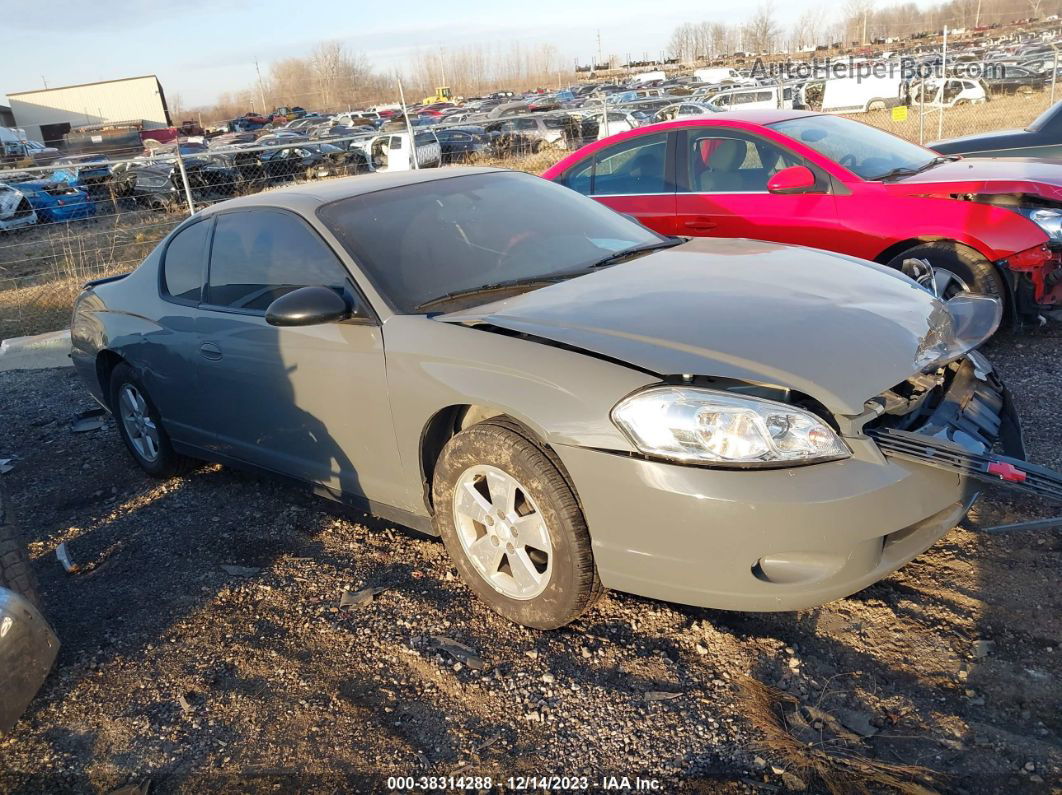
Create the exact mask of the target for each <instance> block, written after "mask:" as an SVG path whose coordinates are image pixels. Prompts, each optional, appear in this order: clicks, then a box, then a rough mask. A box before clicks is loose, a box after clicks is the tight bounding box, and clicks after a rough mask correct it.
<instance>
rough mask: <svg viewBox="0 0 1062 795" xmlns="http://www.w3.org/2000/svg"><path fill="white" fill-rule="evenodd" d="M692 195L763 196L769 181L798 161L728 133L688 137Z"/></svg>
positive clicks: (777, 149) (778, 149)
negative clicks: (755, 194) (754, 194)
mask: <svg viewBox="0 0 1062 795" xmlns="http://www.w3.org/2000/svg"><path fill="white" fill-rule="evenodd" d="M689 141H690V144H689V146H690V149H689V152H688V158H687V161H688V183H687V184H688V185H689V189H690V191H691V192H692V193H766V192H767V182H768V180H769V179H770V178H771V177H772V176H773V175H774V174H775V173H777V172H778V171H781V170H782V169H783V168H788V167H789V166H795V165H801V164H802V163H803V161H802V159H801V158H798V157H796V156H795V155H793V154H792V153H790V152H787V151H785V150H784V149H782V148H781V147H779V146H775V145H774V144H772V143H768V142H766V141H760V140H757V139H753V138H746V137H744V136H741V135H740V134H734V133H728V132H714V131H713V132H709V133H701V134H696V133H693V132H691V133H690V135H689Z"/></svg>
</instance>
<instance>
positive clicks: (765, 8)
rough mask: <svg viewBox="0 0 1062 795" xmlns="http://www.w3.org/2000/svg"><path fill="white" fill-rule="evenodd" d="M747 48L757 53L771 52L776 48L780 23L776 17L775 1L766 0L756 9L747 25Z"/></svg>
mask: <svg viewBox="0 0 1062 795" xmlns="http://www.w3.org/2000/svg"><path fill="white" fill-rule="evenodd" d="M746 38H747V40H748V45H747V49H750V50H752V51H753V52H757V53H770V52H772V51H773V50H774V43H775V39H777V38H778V23H777V22H775V18H774V3H773V2H771V0H765V2H763V3H760V6H759V8H757V9H756V13H755V15H754V16H753V17H752V20H751V21H750V22H749V24H748V25H747V27H746Z"/></svg>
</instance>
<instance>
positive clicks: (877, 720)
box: [0, 324, 1062, 792]
mask: <svg viewBox="0 0 1062 795" xmlns="http://www.w3.org/2000/svg"><path fill="white" fill-rule="evenodd" d="M1060 337H1062V331H1060V328H1059V326H1058V325H1057V324H1056V325H1054V326H1051V327H1049V328H1047V329H1045V330H1041V331H1038V332H1035V333H1033V334H1030V335H1026V336H1023V337H1011V336H1003V337H1002V338H1001V339H999V340H998V341H996V342H995V343H993V344H992V345H991V346H990V350H989V351H988V352H989V354H990V356H991V357H992V358H993V361H994V362H995V363H996V365H997V367H998V368H999V369H1000V370H1002V371H1003V373H1004V374H1005V375H1006V377H1007V379H1008V382H1009V384H1010V386H1011V389H1012V391H1013V392H1014V393H1015V396H1016V399H1017V401H1018V403H1019V408H1020V411H1021V413H1022V416H1023V418H1024V420H1025V427H1026V433H1027V437H1028V441H1029V444H1030V448H1031V455H1032V458H1033V460H1035V461H1038V462H1042V463H1045V464H1049V465H1051V466H1053V467H1055V468H1062V446H1060V444H1059V441H1060V440H1062V417H1060V416H1059V411H1058V409H1059V406H1060V400H1059V395H1060V394H1062V360H1060V356H1059V354H1060V352H1062V348H1060V345H1059V340H1060ZM0 405H2V406H3V421H2V423H0V458H2V457H8V456H10V455H15V456H17V458H16V460H15V469H14V470H13V471H12V472H10V473H9V474H7V475H5V476H4V481H5V484H6V487H7V490H8V492H9V494H10V496H11V499H12V502H13V507H14V509H15V511H16V516H17V517H18V518H19V519H20V521H21V523H22V524H23V526H24V529H25V531H26V534H27V536H28V538H29V539H30V541H31V544H30V550H31V555H32V556H33V557H34V559H35V568H36V571H37V574H38V576H39V578H40V581H41V590H42V593H43V597H44V600H45V602H46V611H47V613H48V614H49V616H50V617H51V619H52V621H53V623H54V626H55V628H56V630H57V632H58V634H59V636H60V638H61V639H62V642H63V647H62V650H61V652H60V656H59V661H58V664H57V668H56V670H55V672H54V673H53V674H52V676H51V678H50V679H49V680H48V682H47V683H46V684H45V686H44V689H43V690H42V692H41V694H40V695H39V697H38V698H37V699H36V701H35V702H34V703H33V705H32V706H31V708H30V710H29V712H28V714H27V715H26V716H25V718H24V719H23V721H22V722H21V723H20V725H19V726H18V727H17V730H16V732H15V733H14V734H13V735H12V736H10V737H8V738H6V739H0V790H2V791H14V792H20V791H22V792H36V791H41V790H43V789H48V790H56V789H67V790H71V791H86V790H94V791H109V790H111V789H114V788H117V787H122V786H128V785H133V786H134V787H135V785H139V784H144V783H145V782H146V783H148V786H150V788H151V789H152V791H156V792H168V791H172V790H184V791H187V790H195V791H235V790H239V791H247V790H251V791H262V790H270V791H272V790H277V789H283V790H289V789H313V790H315V791H316V790H319V789H325V790H346V791H351V790H357V791H382V790H386V789H387V781H386V779H385V778H382V777H381V776H388V775H400V776H414V777H418V778H419V777H420V776H430V775H435V776H445V775H451V774H453V775H455V776H460V775H464V776H490V777H492V779H493V781H494V782H506V781H507V780H508V777H510V776H520V775H571V776H586V777H588V778H589V781H588V782H587V783H588V784H589V786H590V787H591V788H599V787H600V786H601V785H602V784H603V783H608V782H607V781H605V782H603V781H602V777H603V776H607V775H615V776H628V777H631V781H630V783H631V785H632V786H634V783H635V782H634V781H633V777H634V776H636V775H641V776H642V777H643V778H645V777H653V778H655V779H657V781H658V782H659V787H660V790H662V791H676V790H696V791H713V792H717V791H723V792H739V791H747V792H752V791H757V790H763V791H766V792H775V791H785V790H799V789H802V788H805V787H806V788H807V789H808V790H810V791H817V792H821V791H826V790H827V789H832V790H833V791H837V792H840V791H852V790H854V789H858V788H860V787H861V786H866V787H867V788H868V789H870V790H871V791H887V790H891V789H899V790H904V791H924V790H919V789H918V788H919V787H924V788H929V789H935V790H938V791H943V792H997V791H1000V790H1015V789H1020V790H1027V791H1033V792H1036V791H1042V792H1048V791H1052V789H1053V788H1055V787H1058V786H1059V785H1060V779H1062V742H1060V740H1062V689H1060V687H1059V676H1060V674H1062V649H1060V648H1059V646H1060V645H1062V610H1060V608H1062V597H1060V595H1059V590H1058V572H1059V568H1060V563H1062V536H1060V535H1059V534H1058V533H1056V532H1051V531H1045V532H1036V533H1031V532H1030V533H1016V534H1011V535H1007V536H996V537H987V536H984V535H982V534H978V533H977V532H975V531H973V530H971V529H970V528H971V527H974V526H975V525H976V524H977V523H985V522H991V523H996V522H999V521H1009V520H1015V519H1019V518H1024V517H1033V516H1038V515H1045V514H1046V513H1047V512H1049V511H1051V510H1052V509H1051V506H1044V505H1039V504H1037V503H1035V502H1034V501H1032V500H1027V499H1025V498H1021V497H1018V498H1010V497H1008V496H1007V495H1004V494H1002V493H997V492H993V493H991V494H989V495H988V497H987V498H986V500H985V501H984V502H983V503H982V506H981V507H980V509H979V510H977V511H975V514H974V515H973V516H972V517H971V518H970V519H967V520H966V522H965V523H964V527H963V528H958V529H956V530H954V531H953V532H951V533H950V534H949V535H948V536H947V537H945V538H944V539H942V540H941V541H940V542H939V543H937V544H936V545H935V546H934V547H933V548H932V549H930V550H929V551H928V552H927V553H926V554H924V555H922V556H921V557H920V558H918V559H917V560H916V561H914V562H913V563H912V564H911V565H909V566H907V567H906V568H905V569H903V570H901V571H900V572H898V573H897V574H895V575H893V576H891V577H889V578H888V579H886V580H884V581H883V582H881V583H879V584H877V585H875V586H873V587H871V588H868V589H867V590H865V591H862V592H860V593H858V594H856V595H854V596H852V597H850V598H848V599H844V600H841V601H838V602H834V603H832V604H829V605H827V606H825V607H823V608H821V609H818V610H809V611H804V612H801V613H796V614H736V613H725V612H718V611H711V610H701V609H695V608H687V607H682V606H679V605H672V604H665V603H661V602H654V601H651V600H647V599H640V598H636V597H631V596H625V595H620V594H611V595H609V596H608V597H607V598H606V599H604V600H603V601H602V603H601V604H600V605H599V606H598V607H596V608H595V609H594V610H592V611H591V612H590V613H589V614H588V615H586V616H585V617H584V618H583V619H581V620H580V621H578V622H576V623H575V624H573V625H571V626H569V627H567V628H565V629H562V630H557V631H554V632H536V631H532V630H527V629H524V628H521V627H517V626H515V625H512V624H510V623H508V622H506V621H505V620H503V619H501V618H498V617H496V616H495V615H494V614H493V613H491V612H489V611H488V610H487V609H486V608H484V607H483V606H482V605H481V604H479V603H477V602H476V601H475V600H473V599H472V598H471V596H470V594H469V592H468V591H467V590H466V589H465V588H464V587H463V586H462V585H461V583H460V582H459V581H458V580H457V579H456V574H455V571H454V569H453V568H452V567H451V566H450V565H449V562H448V560H447V557H446V554H445V551H444V549H443V547H442V545H441V544H440V543H438V542H436V541H434V540H430V539H426V538H423V537H420V536H417V535H415V534H413V533H412V532H409V531H404V530H402V529H400V528H395V527H393V526H391V525H388V524H386V523H384V522H382V521H379V520H376V519H373V518H370V517H366V516H363V515H360V514H355V513H350V512H345V511H344V510H343V509H341V508H337V507H335V506H334V505H332V504H330V503H327V502H324V501H322V500H319V499H317V498H314V497H312V496H310V495H308V494H307V493H306V492H305V491H304V490H302V489H299V488H297V487H294V486H290V485H287V484H285V483H281V482H278V481H274V480H269V479H263V478H256V477H253V476H250V475H247V474H243V473H240V472H236V471H232V470H229V469H224V468H220V467H214V466H206V467H203V468H202V469H200V470H198V471H196V472H194V473H193V474H191V475H190V476H187V477H182V478H177V479H173V480H169V481H163V482H159V481H155V480H151V479H149V478H147V477H146V476H145V475H143V474H142V473H141V472H140V470H139V469H137V468H136V467H135V466H134V465H133V463H132V461H131V459H130V458H129V457H128V456H127V454H126V453H125V450H124V448H123V447H122V445H121V443H120V441H119V438H118V435H117V433H116V431H115V430H114V428H113V425H112V424H110V423H108V424H107V425H106V426H105V427H103V428H102V429H99V430H96V431H90V432H86V433H73V432H71V430H70V421H71V419H72V418H73V416H74V415H75V414H77V413H78V412H79V411H82V410H85V409H88V408H91V401H90V400H89V398H88V397H87V395H86V393H85V392H84V391H83V389H82V388H81V386H80V384H79V383H78V382H77V380H76V378H75V377H74V375H73V372H72V371H71V370H69V369H66V370H46V371H37V372H12V373H3V374H0ZM1055 512H1056V513H1057V509H1055ZM61 542H66V545H67V548H68V549H69V551H70V554H71V556H72V558H73V559H74V560H75V562H76V563H78V564H79V565H80V571H79V572H78V573H75V574H67V573H65V572H64V571H63V569H62V568H61V567H60V565H59V563H58V562H57V560H56V557H55V548H56V546H57V545H58V544H59V543H61ZM367 587H386V588H387V589H388V590H386V591H383V592H381V593H379V594H377V595H376V596H375V598H374V599H373V600H372V601H371V602H369V603H366V604H362V605H360V606H355V607H351V608H349V609H343V610H341V609H339V607H338V604H339V600H340V597H341V595H342V593H343V592H344V590H345V589H350V590H359V589H362V588H367ZM451 641H456V642H457V643H459V644H463V646H464V647H467V648H468V649H471V650H472V651H473V655H474V656H472V657H469V656H468V653H467V652H465V651H463V650H462V648H461V647H456V646H453V645H452V643H451ZM447 649H449V650H447ZM454 655H456V657H455V656H454ZM464 783H468V784H469V785H470V786H475V785H476V782H474V781H468V782H464ZM482 783H483V782H479V784H482ZM516 783H517V784H519V783H520V782H516ZM525 783H529V784H535V783H543V782H534V781H532V782H525ZM546 783H550V782H546ZM619 783H620V784H622V781H620V782H619ZM539 789H541V788H539ZM1054 791H1057V790H1054Z"/></svg>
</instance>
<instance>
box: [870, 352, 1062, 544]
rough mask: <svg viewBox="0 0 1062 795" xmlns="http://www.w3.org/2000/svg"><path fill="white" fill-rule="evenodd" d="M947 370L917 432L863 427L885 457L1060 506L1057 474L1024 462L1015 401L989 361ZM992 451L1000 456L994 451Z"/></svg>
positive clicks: (1043, 524) (1040, 524) (1028, 525)
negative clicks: (944, 382)
mask: <svg viewBox="0 0 1062 795" xmlns="http://www.w3.org/2000/svg"><path fill="white" fill-rule="evenodd" d="M950 369H952V370H953V373H952V374H951V375H950V383H949V385H948V388H947V391H946V392H945V394H944V397H943V399H942V400H941V401H940V403H939V404H938V405H936V406H935V407H934V408H933V410H932V413H931V414H929V415H928V417H927V418H926V419H925V421H924V422H922V423H921V424H919V425H918V427H917V428H914V429H910V430H908V429H905V428H904V427H902V425H900V426H897V425H889V424H884V425H880V426H878V427H871V428H866V429H865V433H866V435H867V436H869V437H870V438H872V439H873V440H874V441H875V443H876V444H877V446H878V447H879V448H880V450H881V451H882V453H884V454H885V455H886V456H888V457H890V458H894V459H898V460H903V461H909V462H912V463H916V464H923V465H925V466H930V467H933V468H935V469H938V470H943V471H945V472H952V473H954V474H956V475H959V476H960V477H962V478H964V479H970V480H974V481H979V482H983V483H991V484H993V485H1001V486H1003V487H1004V488H1006V489H1008V490H1010V491H1013V492H1018V493H1021V494H1025V495H1026V496H1031V497H1039V498H1041V499H1046V500H1049V501H1052V502H1056V503H1062V473H1059V472H1055V471H1053V470H1050V469H1048V468H1046V467H1042V466H1037V465H1036V464H1031V463H1029V462H1028V461H1026V460H1025V457H1026V454H1025V444H1024V440H1023V438H1022V434H1021V426H1020V423H1019V420H1018V415H1017V411H1016V410H1015V408H1014V402H1013V400H1012V399H1011V396H1010V393H1009V392H1008V391H1007V388H1006V387H1005V386H1004V385H1003V384H1002V382H1001V381H999V379H998V378H997V377H996V376H995V374H994V373H993V372H992V370H991V367H990V366H989V364H988V362H987V361H986V360H985V359H984V358H983V357H982V356H981V355H980V354H978V353H971V354H969V355H968V356H967V358H965V359H964V360H962V361H961V362H957V363H955V364H954V365H952V367H951V368H950ZM884 402H887V400H886V401H884ZM995 447H998V448H1000V449H1001V450H1002V453H996V452H993V449H994V448H995ZM1056 526H1062V518H1056V519H1044V520H1034V521H1032V522H1021V523H1018V524H1013V525H1004V526H999V527H995V528H987V529H986V532H1003V531H1008V530H1020V529H1039V528H1050V527H1056Z"/></svg>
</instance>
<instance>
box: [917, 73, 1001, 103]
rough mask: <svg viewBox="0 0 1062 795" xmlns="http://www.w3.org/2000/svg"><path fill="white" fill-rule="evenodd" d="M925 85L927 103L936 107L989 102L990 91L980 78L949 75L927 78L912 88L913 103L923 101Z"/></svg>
mask: <svg viewBox="0 0 1062 795" xmlns="http://www.w3.org/2000/svg"><path fill="white" fill-rule="evenodd" d="M923 86H924V87H925V88H924V90H925V104H926V105H929V106H931V107H934V108H954V107H955V106H956V105H980V104H981V103H982V102H988V92H987V91H985V86H984V84H983V83H982V82H981V81H980V80H972V79H970V78H968V77H962V78H959V77H949V78H948V79H947V80H939V79H937V80H933V79H931V80H927V81H925V83H924V84H923V83H916V84H915V85H914V86H912V88H911V104H912V105H919V104H921V103H922V91H923Z"/></svg>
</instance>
